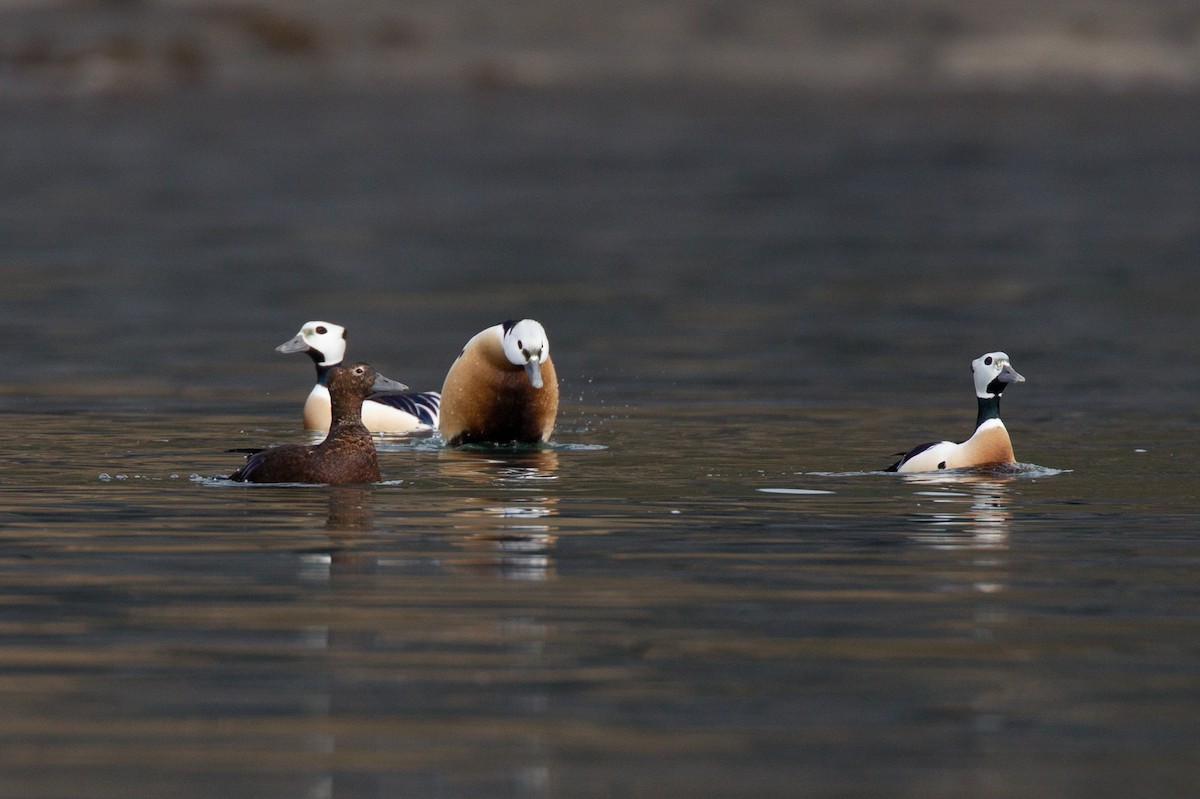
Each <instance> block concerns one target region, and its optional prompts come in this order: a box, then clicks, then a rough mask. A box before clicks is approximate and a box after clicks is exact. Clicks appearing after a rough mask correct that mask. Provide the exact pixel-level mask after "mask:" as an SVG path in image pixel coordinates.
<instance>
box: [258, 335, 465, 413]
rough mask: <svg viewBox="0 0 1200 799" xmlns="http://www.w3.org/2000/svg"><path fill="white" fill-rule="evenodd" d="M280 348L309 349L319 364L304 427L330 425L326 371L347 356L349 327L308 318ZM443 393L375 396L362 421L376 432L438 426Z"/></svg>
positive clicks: (278, 350) (296, 350) (306, 351)
mask: <svg viewBox="0 0 1200 799" xmlns="http://www.w3.org/2000/svg"><path fill="white" fill-rule="evenodd" d="M275 351H276V352H284V353H290V352H305V353H308V355H309V357H311V358H312V359H313V363H315V364H316V366H317V384H316V385H315V386H313V389H312V391H310V392H309V394H308V399H306V400H305V401H304V413H303V419H304V429H305V430H318V431H321V432H325V431H327V430H328V429H329V422H330V410H329V388H328V386H327V385H326V375H327V374H328V372H329V370H330V369H331V368H333V367H334V366H337V365H338V364H340V363H341V362H342V359H344V358H345V357H346V328H344V327H342V326H341V325H335V324H333V323H331V322H321V321H311V322H305V323H304V326H303V327H301V328H300V332H299V333H297V334H296V335H295V336H294V337H292V338H291V339H290V340H288V341H285V342H284V343H283V344H280V345H279V346H278V347H276V348H275ZM441 400H442V398H441V395H440V394H438V393H437V392H436V391H423V392H416V391H413V392H407V393H403V394H387V395H382V396H378V397H372V398H371V399H368V400H367V401H366V402H364V403H363V408H362V421H363V424H364V425H366V427H367V429H368V430H370V431H371V432H372V433H412V432H415V431H418V430H432V429H434V428H436V427H437V426H438V409H439V408H440V407H441Z"/></svg>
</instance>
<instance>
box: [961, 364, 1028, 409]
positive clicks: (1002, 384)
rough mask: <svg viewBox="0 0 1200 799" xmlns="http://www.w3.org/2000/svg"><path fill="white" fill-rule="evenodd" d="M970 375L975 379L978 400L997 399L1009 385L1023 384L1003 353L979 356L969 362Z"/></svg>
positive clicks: (1022, 378) (1023, 380)
mask: <svg viewBox="0 0 1200 799" xmlns="http://www.w3.org/2000/svg"><path fill="white" fill-rule="evenodd" d="M971 373H972V375H974V377H975V396H977V397H979V398H980V399H989V398H992V397H999V396H1000V395H1001V394H1002V393H1003V392H1004V389H1005V388H1006V387H1007V386H1008V384H1009V383H1024V382H1025V378H1024V377H1021V375H1020V374H1018V373H1017V370H1016V369H1013V368H1012V364H1010V363H1009V362H1008V354H1007V353H1003V352H989V353H987V354H986V355H980V356H979V357H978V358H976V359H975V360H973V361H971Z"/></svg>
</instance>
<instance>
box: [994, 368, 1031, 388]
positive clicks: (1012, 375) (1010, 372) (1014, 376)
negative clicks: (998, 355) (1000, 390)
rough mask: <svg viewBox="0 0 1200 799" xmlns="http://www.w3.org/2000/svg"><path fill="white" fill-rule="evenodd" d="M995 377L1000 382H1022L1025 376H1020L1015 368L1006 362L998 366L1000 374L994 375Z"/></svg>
mask: <svg viewBox="0 0 1200 799" xmlns="http://www.w3.org/2000/svg"><path fill="white" fill-rule="evenodd" d="M996 379H997V380H999V381H1000V382H1001V383H1024V382H1025V378H1024V377H1022V376H1021V375H1020V374H1019V373H1018V372H1017V370H1016V369H1014V368H1012V367H1011V366H1009V365H1008V364H1004V365H1003V366H1001V367H1000V374H998V375H996Z"/></svg>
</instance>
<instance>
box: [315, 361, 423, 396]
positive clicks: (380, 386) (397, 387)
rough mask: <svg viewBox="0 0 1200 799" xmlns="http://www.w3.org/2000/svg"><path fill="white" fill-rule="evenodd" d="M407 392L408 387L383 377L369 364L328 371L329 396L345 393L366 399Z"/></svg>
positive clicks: (337, 367) (338, 367) (358, 364)
mask: <svg viewBox="0 0 1200 799" xmlns="http://www.w3.org/2000/svg"><path fill="white" fill-rule="evenodd" d="M407 390H408V386H406V385H404V384H403V383H401V382H399V381H398V380H392V379H391V378H390V377H384V376H383V375H381V374H379V372H377V371H375V368H374V367H373V366H371V364H369V363H356V364H351V365H349V366H335V367H333V368H332V369H330V370H329V392H330V394H334V393H342V392H345V393H346V394H349V395H351V396H353V395H358V396H360V397H361V398H362V399H367V398H368V397H374V396H378V395H380V394H399V393H401V392H403V391H407Z"/></svg>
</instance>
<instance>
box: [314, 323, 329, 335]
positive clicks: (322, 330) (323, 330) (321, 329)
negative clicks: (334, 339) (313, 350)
mask: <svg viewBox="0 0 1200 799" xmlns="http://www.w3.org/2000/svg"><path fill="white" fill-rule="evenodd" d="M328 332H329V330H328V329H326V327H325V325H317V335H318V336H323V335H325V334H326V333H328Z"/></svg>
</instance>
